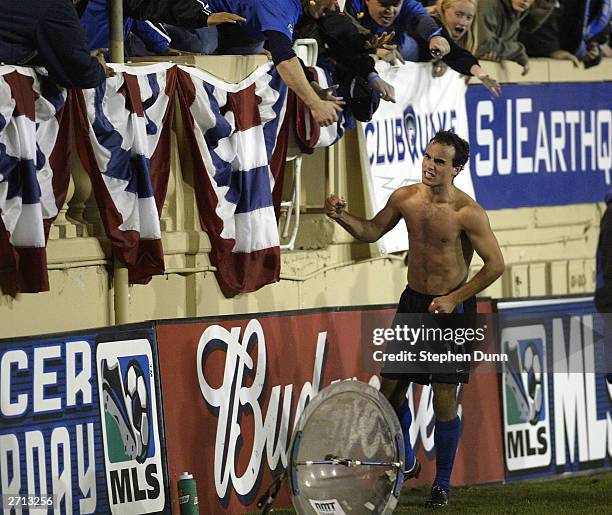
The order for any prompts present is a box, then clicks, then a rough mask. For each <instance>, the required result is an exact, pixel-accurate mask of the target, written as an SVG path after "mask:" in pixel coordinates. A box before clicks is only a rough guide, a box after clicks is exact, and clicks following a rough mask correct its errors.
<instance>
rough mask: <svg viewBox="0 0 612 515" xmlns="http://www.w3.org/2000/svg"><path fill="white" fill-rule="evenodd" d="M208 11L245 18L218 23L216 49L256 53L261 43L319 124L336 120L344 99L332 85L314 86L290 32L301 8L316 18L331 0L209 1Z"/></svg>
mask: <svg viewBox="0 0 612 515" xmlns="http://www.w3.org/2000/svg"><path fill="white" fill-rule="evenodd" d="M208 5H209V6H210V9H211V11H212V12H213V13H214V12H218V11H230V12H233V13H235V14H239V15H240V16H242V17H244V18H245V19H246V22H245V23H243V24H241V25H239V26H237V25H236V26H229V25H221V26H219V27H218V31H219V48H218V52H219V53H222V54H256V53H260V52H261V51H262V50H263V48H264V44H266V45H267V47H268V50H269V52H270V54H271V56H272V61H273V62H274V65H275V66H276V69H277V70H278V73H279V74H280V76H281V77H282V79H283V80H284V81H285V83H286V84H287V86H288V87H289V88H290V89H292V90H293V91H294V92H295V94H296V95H297V96H298V97H299V98H300V99H301V100H302V101H303V102H304V103H305V104H306V105H307V106H308V108H309V109H310V111H311V113H312V115H313V117H314V119H315V120H316V122H317V123H318V124H319V125H322V126H327V125H331V124H332V123H334V122H336V121H337V120H338V115H337V113H338V112H340V111H341V110H342V106H343V105H344V102H343V100H342V98H341V97H336V96H334V95H333V91H334V90H335V87H332V88H327V89H325V90H321V89H318V90H317V89H314V88H313V86H312V81H311V80H310V79H311V78H312V77H308V75H307V72H306V71H305V69H304V66H303V63H302V62H301V61H300V60H299V59H298V57H297V56H296V55H295V52H294V51H293V48H292V43H293V38H294V35H293V31H294V28H295V26H296V24H297V22H298V21H299V19H300V18H301V17H302V15H303V14H304V12H305V11H308V13H309V14H310V16H312V17H313V18H315V19H317V18H319V17H320V16H321V15H322V14H323V13H324V12H325V11H327V10H328V9H335V8H336V1H335V0H312V1H310V2H308V4H307V6H306V7H304V6H303V5H302V4H301V2H300V1H299V0H232V1H230V0H209V3H208Z"/></svg>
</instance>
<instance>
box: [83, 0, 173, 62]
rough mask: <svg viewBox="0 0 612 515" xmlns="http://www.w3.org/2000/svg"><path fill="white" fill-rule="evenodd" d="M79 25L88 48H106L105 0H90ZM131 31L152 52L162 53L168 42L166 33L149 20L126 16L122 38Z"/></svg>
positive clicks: (106, 16) (107, 30)
mask: <svg viewBox="0 0 612 515" xmlns="http://www.w3.org/2000/svg"><path fill="white" fill-rule="evenodd" d="M81 26H82V27H83V30H85V34H87V45H88V48H89V49H90V50H93V49H95V48H108V47H109V42H110V25H109V15H108V2H107V0H90V1H89V4H88V5H87V9H86V10H85V12H84V14H83V16H81ZM131 31H134V33H135V34H136V35H137V36H138V37H139V38H140V39H141V40H142V41H143V43H144V44H145V46H146V47H147V49H148V50H150V51H151V52H152V53H153V54H163V52H164V50H166V48H168V46H169V44H170V38H169V37H168V35H167V34H166V35H164V34H163V33H162V32H161V31H160V30H158V29H156V28H155V27H154V26H153V24H151V23H150V22H147V21H141V20H134V19H132V18H130V17H127V18H125V19H124V21H123V38H124V40H125V39H127V37H128V35H129V33H130V32H131Z"/></svg>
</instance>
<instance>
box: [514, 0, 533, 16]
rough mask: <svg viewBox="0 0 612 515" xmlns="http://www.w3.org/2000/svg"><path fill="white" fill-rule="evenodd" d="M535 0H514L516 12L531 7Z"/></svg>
mask: <svg viewBox="0 0 612 515" xmlns="http://www.w3.org/2000/svg"><path fill="white" fill-rule="evenodd" d="M533 2H534V0H512V9H514V10H515V11H516V12H519V13H522V12H525V11H526V10H527V9H529V8H530V7H531V4H533Z"/></svg>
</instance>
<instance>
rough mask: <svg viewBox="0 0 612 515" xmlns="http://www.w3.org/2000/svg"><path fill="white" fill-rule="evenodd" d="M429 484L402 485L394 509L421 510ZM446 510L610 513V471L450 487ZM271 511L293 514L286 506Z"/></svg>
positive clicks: (399, 511)
mask: <svg viewBox="0 0 612 515" xmlns="http://www.w3.org/2000/svg"><path fill="white" fill-rule="evenodd" d="M428 493H429V488H427V487H417V488H411V489H407V488H404V490H403V492H402V496H401V498H400V502H399V503H398V506H397V508H396V510H395V511H394V513H424V512H427V511H428V510H426V509H425V508H424V507H423V501H424V500H425V499H426V498H427V496H428ZM435 511H438V512H439V511H442V510H435ZM444 511H447V512H449V513H453V514H455V513H469V514H472V513H517V514H518V513H520V514H521V515H522V514H524V513H542V514H552V515H559V514H564V513H581V514H589V515H591V514H598V513H602V514H611V513H612V472H607V473H600V474H594V475H588V476H578V477H569V478H564V479H552V480H546V481H522V482H519V483H512V484H507V485H485V486H463V487H458V488H453V492H452V496H451V505H450V506H449V508H448V509H446V510H444ZM273 513H278V514H281V513H282V514H287V515H288V514H294V513H295V511H293V510H289V509H275V510H274V511H273Z"/></svg>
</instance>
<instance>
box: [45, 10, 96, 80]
mask: <svg viewBox="0 0 612 515" xmlns="http://www.w3.org/2000/svg"><path fill="white" fill-rule="evenodd" d="M36 43H37V46H38V52H39V55H40V57H41V60H42V61H43V62H44V63H45V68H47V71H48V72H49V76H50V77H51V78H52V79H53V80H54V81H56V82H57V83H58V84H60V85H61V86H63V87H65V88H94V87H96V86H97V85H98V84H100V83H101V82H103V81H104V80H105V79H106V70H105V67H104V66H103V65H102V63H101V62H99V59H98V58H96V57H94V56H92V55H90V53H89V50H87V42H86V40H85V33H84V32H83V29H82V28H81V25H80V24H79V18H78V17H77V13H76V11H75V9H74V7H73V5H72V4H71V3H69V2H53V3H52V4H51V5H50V7H49V9H48V10H47V12H46V13H45V15H44V17H43V18H41V20H40V22H39V23H38V26H37V30H36Z"/></svg>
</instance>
